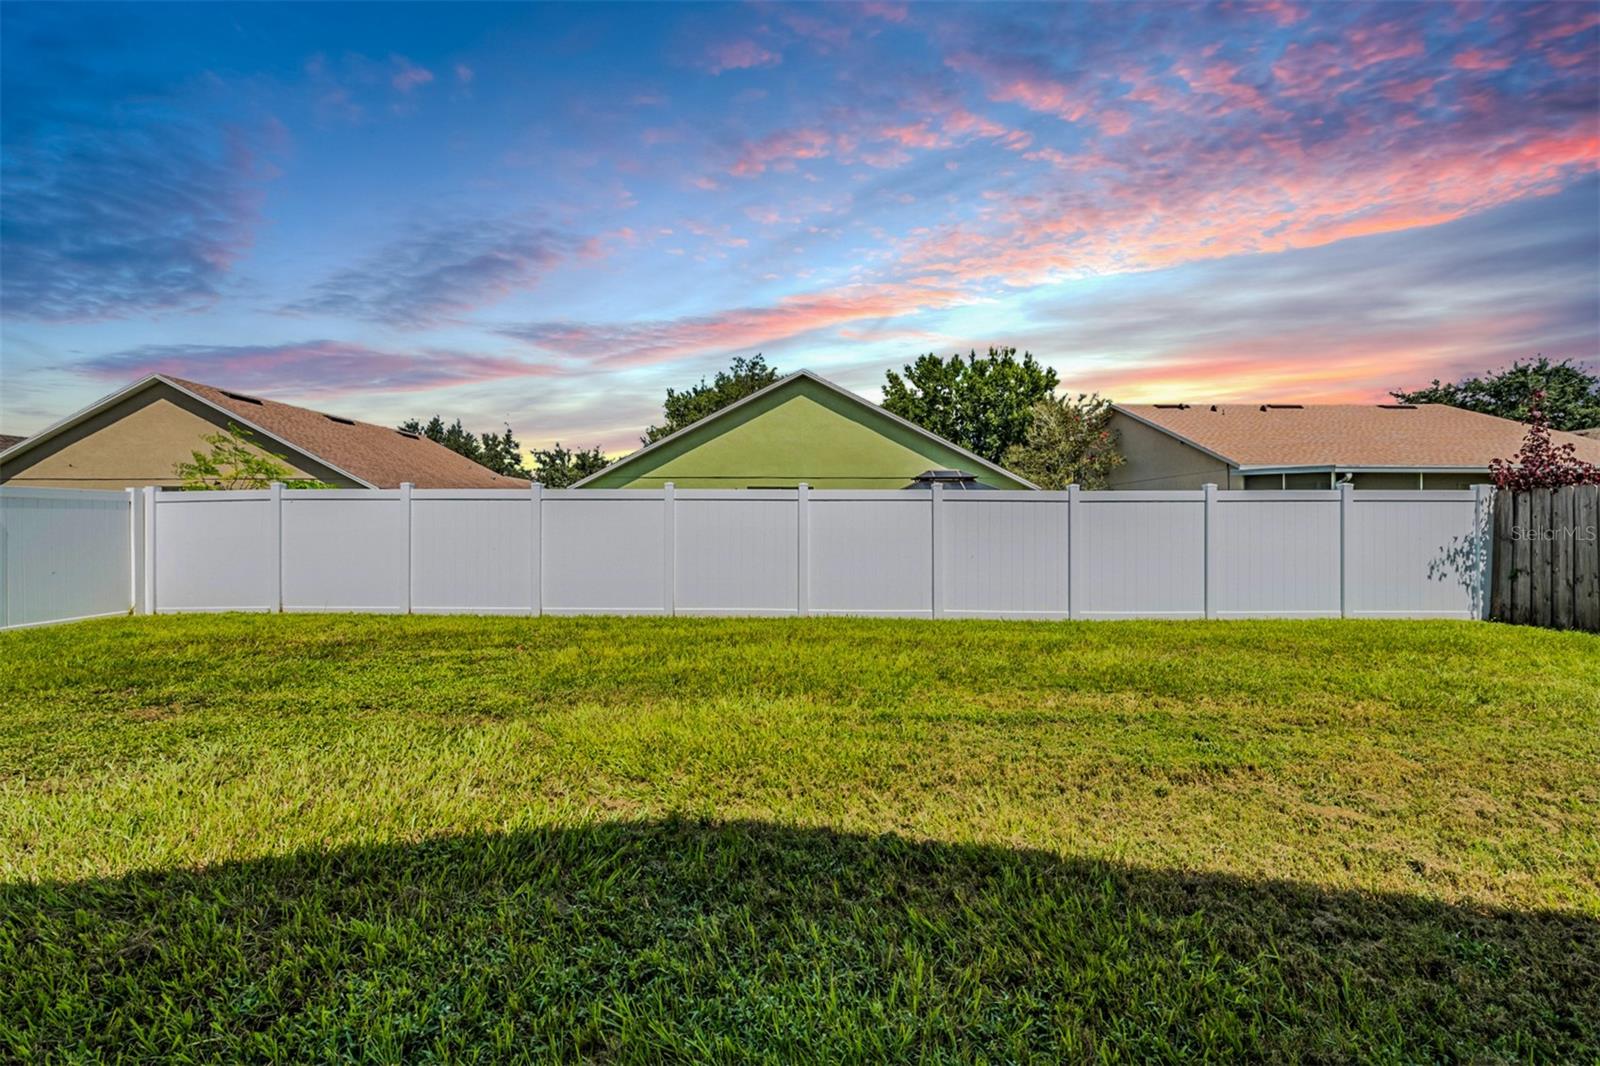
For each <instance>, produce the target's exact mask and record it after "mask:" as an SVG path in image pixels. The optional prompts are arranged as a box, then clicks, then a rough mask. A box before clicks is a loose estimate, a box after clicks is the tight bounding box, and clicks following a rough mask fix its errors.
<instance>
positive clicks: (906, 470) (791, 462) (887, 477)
mask: <svg viewBox="0 0 1600 1066" xmlns="http://www.w3.org/2000/svg"><path fill="white" fill-rule="evenodd" d="M929 471H945V472H949V471H960V472H962V473H963V474H965V475H969V476H970V477H969V484H970V483H971V480H973V479H975V482H976V484H975V485H974V486H973V487H987V488H994V489H1031V488H1034V487H1035V486H1034V485H1032V484H1031V483H1029V482H1028V481H1026V480H1024V479H1023V478H1020V477H1018V476H1017V475H1016V474H1013V473H1011V472H1010V471H1008V470H1006V469H1005V468H1003V467H1000V466H997V465H996V464H994V463H991V462H989V461H988V460H987V459H983V458H980V457H979V456H976V455H974V454H972V453H971V452H969V451H967V450H966V449H965V448H961V447H958V446H957V445H954V444H952V443H950V442H949V441H947V440H945V439H944V438H942V437H939V436H936V435H935V434H933V433H929V432H928V431H927V430H925V429H923V428H922V427H921V426H917V425H914V424H912V423H910V422H907V421H906V420H905V419H903V418H901V417H899V416H898V415H893V414H890V413H889V412H888V411H885V410H884V409H883V408H881V407H879V406H878V405H877V404H874V403H869V402H868V401H866V400H863V399H862V398H861V397H859V396H857V395H856V394H855V393H853V392H850V391H849V390H848V389H844V388H841V387H839V386H838V385H835V384H834V383H833V382H831V381H828V380H827V379H825V378H822V377H819V376H818V375H816V374H813V373H812V372H811V371H809V370H800V371H797V372H795V373H793V374H790V375H788V376H787V377H784V378H781V379H779V380H778V381H775V382H773V383H772V384H771V385H768V386H767V387H766V388H764V389H762V390H760V391H759V392H754V393H751V394H750V395H749V396H746V397H745V398H744V399H742V400H740V401H738V402H737V403H732V404H729V405H728V406H727V407H724V408H723V409H722V410H720V411H717V412H715V413H713V414H710V415H707V416H706V417H705V418H702V419H701V420H700V421H698V422H696V423H694V424H693V425H689V426H685V427H684V428H683V429H680V430H678V432H676V433H674V434H672V435H671V436H668V437H663V438H662V439H660V440H658V441H656V442H655V443H654V444H651V445H648V446H646V447H644V448H640V449H639V450H638V451H636V452H634V453H633V454H631V455H628V456H626V457H625V458H622V459H619V460H617V461H616V462H615V463H612V464H611V465H610V466H608V467H606V468H605V469H604V470H600V471H597V472H596V473H593V474H591V475H589V476H588V477H586V478H584V479H583V480H582V481H579V482H578V483H577V484H575V485H574V486H573V487H574V488H589V489H658V488H660V487H661V486H663V485H665V484H666V483H667V482H669V481H670V482H672V483H673V484H674V485H675V486H676V487H678V488H685V489H776V488H784V489H789V488H794V487H795V486H796V485H799V484H800V483H801V482H804V483H806V484H807V485H810V486H812V487H814V488H824V489H903V488H909V487H911V486H912V485H913V484H916V483H917V478H918V477H919V475H922V474H925V473H927V472H929Z"/></svg>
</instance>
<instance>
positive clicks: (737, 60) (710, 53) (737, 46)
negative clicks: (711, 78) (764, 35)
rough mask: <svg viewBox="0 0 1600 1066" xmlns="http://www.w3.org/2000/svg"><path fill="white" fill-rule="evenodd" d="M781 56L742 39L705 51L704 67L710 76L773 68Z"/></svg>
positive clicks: (725, 42) (713, 46) (779, 61)
mask: <svg viewBox="0 0 1600 1066" xmlns="http://www.w3.org/2000/svg"><path fill="white" fill-rule="evenodd" d="M782 62H783V56H782V55H781V54H780V53H778V52H774V51H772V50H771V49H769V48H766V47H764V46H762V45H760V44H757V43H756V42H755V41H752V40H748V39H744V40H737V41H724V42H722V43H720V44H714V45H712V46H711V47H710V48H709V49H707V50H706V55H705V60H704V63H703V65H704V67H705V69H706V70H707V71H708V72H709V73H712V74H722V73H725V72H727V71H730V70H754V69H756V68H757V67H775V66H777V65H778V64H779V63H782Z"/></svg>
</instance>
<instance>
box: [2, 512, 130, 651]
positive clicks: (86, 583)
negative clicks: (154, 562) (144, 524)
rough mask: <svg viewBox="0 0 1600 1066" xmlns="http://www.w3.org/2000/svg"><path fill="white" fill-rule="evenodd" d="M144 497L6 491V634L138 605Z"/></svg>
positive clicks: (4, 573) (3, 611)
mask: <svg viewBox="0 0 1600 1066" xmlns="http://www.w3.org/2000/svg"><path fill="white" fill-rule="evenodd" d="M140 503H141V501H140V499H139V497H138V496H137V495H136V494H135V493H134V492H133V491H132V490H129V491H128V492H96V491H84V490H78V489H14V488H6V487H0V629H9V628H16V627H20V626H31V625H41V624H43V623H45V622H67V621H74V620H76V619H79V618H98V617H101V616H103V615H113V614H127V613H128V612H129V611H130V610H132V609H134V608H135V607H136V605H137V586H136V568H137V566H138V559H139V554H140V549H141V536H140V534H139V522H138V512H139V507H140Z"/></svg>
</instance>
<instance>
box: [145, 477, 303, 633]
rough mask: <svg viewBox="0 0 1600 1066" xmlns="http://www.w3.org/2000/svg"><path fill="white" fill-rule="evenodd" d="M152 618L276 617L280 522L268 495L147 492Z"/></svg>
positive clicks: (254, 493)
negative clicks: (158, 614) (209, 614)
mask: <svg viewBox="0 0 1600 1066" xmlns="http://www.w3.org/2000/svg"><path fill="white" fill-rule="evenodd" d="M145 499H146V505H147V506H148V507H150V508H151V509H152V511H153V514H154V518H155V521H154V522H153V523H152V526H153V528H154V529H155V537H154V545H153V550H152V548H151V547H150V546H147V548H146V558H147V559H150V560H152V561H153V565H154V571H155V589H156V595H155V605H154V609H155V610H156V611H163V612H170V611H276V610H277V609H278V606H279V603H280V599H279V595H278V555H279V552H278V543H277V536H278V515H277V507H276V505H275V503H274V502H273V496H272V493H270V492H265V491H261V492H254V491H250V492H150V493H148V495H146V497H145Z"/></svg>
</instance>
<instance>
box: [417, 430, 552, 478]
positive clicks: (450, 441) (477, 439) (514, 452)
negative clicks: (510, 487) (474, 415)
mask: <svg viewBox="0 0 1600 1066" xmlns="http://www.w3.org/2000/svg"><path fill="white" fill-rule="evenodd" d="M400 429H401V430H402V431H404V432H406V433H419V434H421V435H422V436H424V437H427V438H428V439H429V440H431V441H434V442H435V443H438V444H443V445H444V446H445V447H446V448H449V449H450V450H451V451H453V452H455V453H457V454H458V455H464V456H466V457H467V458H468V459H471V460H472V461H473V462H475V463H478V464H479V465H481V466H486V467H488V468H489V469H490V470H493V471H494V472H495V473H497V474H503V475H505V476H506V477H519V478H524V479H528V480H531V479H532V477H533V474H531V473H530V472H529V471H528V468H527V466H526V465H525V464H524V463H523V461H522V445H520V444H518V443H517V438H516V437H515V436H514V435H512V432H511V427H510V426H506V427H505V429H504V430H503V431H502V432H500V433H476V434H475V433H472V432H471V431H469V430H468V429H466V428H465V427H463V426H462V425H461V419H459V418H458V419H456V420H455V421H454V422H453V423H451V424H450V425H448V426H447V425H445V423H444V419H442V418H440V417H439V416H438V415H434V416H433V417H432V418H430V419H429V420H428V422H427V424H426V425H424V424H423V423H422V422H420V421H418V420H417V419H415V418H412V419H408V420H406V421H405V422H403V423H401V424H400Z"/></svg>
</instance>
